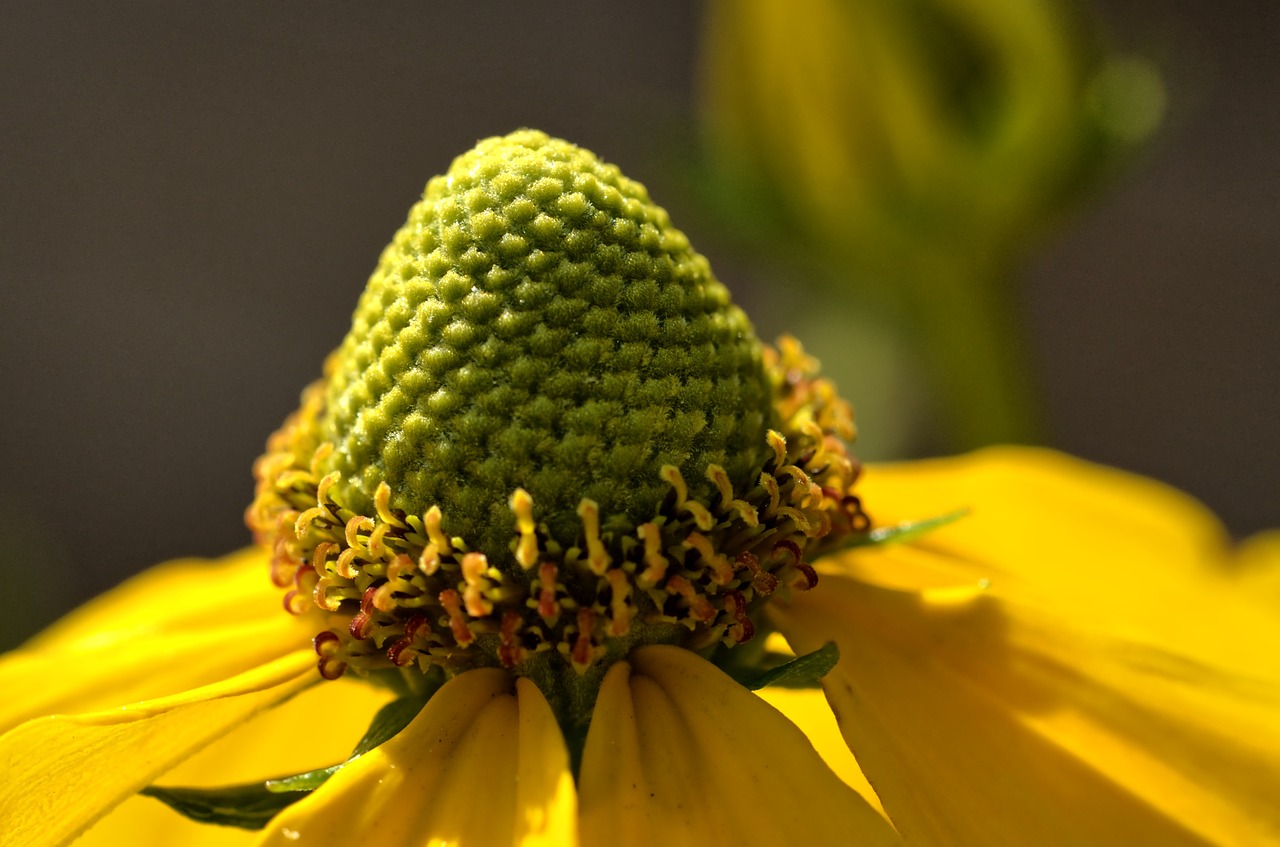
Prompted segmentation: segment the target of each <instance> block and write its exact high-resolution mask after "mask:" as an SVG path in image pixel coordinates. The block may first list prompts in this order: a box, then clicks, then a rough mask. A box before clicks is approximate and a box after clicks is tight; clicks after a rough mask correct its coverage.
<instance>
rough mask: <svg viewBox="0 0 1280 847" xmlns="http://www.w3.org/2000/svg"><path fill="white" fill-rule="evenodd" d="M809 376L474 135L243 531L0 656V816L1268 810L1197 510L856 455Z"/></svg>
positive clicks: (506, 828)
mask: <svg viewBox="0 0 1280 847" xmlns="http://www.w3.org/2000/svg"><path fill="white" fill-rule="evenodd" d="M815 369H816V364H815V363H814V362H812V360H810V359H809V358H808V357H806V356H805V355H804V353H803V351H802V350H801V349H800V347H799V345H798V344H796V343H795V342H793V341H789V340H784V341H783V342H781V343H780V344H779V347H778V349H777V350H773V349H770V348H765V347H763V346H761V345H760V344H759V342H758V341H756V339H755V337H754V335H753V333H752V331H751V327H750V325H749V323H748V322H747V320H746V318H745V317H744V316H743V315H742V313H741V312H739V311H738V310H736V309H735V308H734V307H733V306H732V305H731V304H730V303H729V301H728V298H727V295H726V294H725V292H724V289H723V288H722V287H721V286H720V284H719V283H717V282H716V281H715V279H714V278H713V277H712V276H711V274H710V271H709V270H708V268H707V265H706V262H705V260H703V259H702V258H701V257H699V256H698V255H697V254H696V253H693V252H692V251H691V250H690V249H689V246H688V243H687V241H686V240H685V239H684V237H683V236H681V235H680V234H679V233H678V231H676V230H674V229H673V228H671V226H670V223H669V222H668V221H667V219H666V215H665V213H663V212H662V211H661V210H660V209H658V208H657V207H656V206H653V205H652V204H651V203H650V202H649V201H648V199H647V196H646V195H645V193H644V190H643V188H641V187H640V186H638V185H636V184H634V183H631V182H629V181H627V180H626V179H625V178H623V177H622V176H621V175H620V174H619V173H618V172H617V170H616V168H613V167H611V166H608V165H603V164H601V163H600V162H599V161H598V160H597V159H595V157H594V156H592V155H591V154H588V153H586V152H585V151H582V150H580V149H578V148H576V147H573V146H572V145H569V144H567V143H565V142H560V141H555V140H553V139H549V138H548V137H546V136H545V135H543V134H541V133H535V132H529V131H524V132H519V133H515V134H513V135H511V136H507V137H506V138H501V139H490V140H488V141H484V142H481V144H480V145H479V146H478V147H477V148H476V150H474V151H473V152H471V153H469V154H466V155H464V156H463V157H461V158H460V159H459V160H458V161H457V162H456V163H455V164H454V167H453V168H452V169H451V170H450V172H449V174H448V175H446V176H445V177H442V178H439V179H437V180H433V181H432V183H431V184H430V185H429V186H428V190H427V194H426V196H425V197H424V199H423V201H422V203H420V204H419V205H418V206H417V207H415V209H414V211H413V212H412V213H411V215H410V219H409V222H408V223H407V224H406V226H405V227H404V228H403V229H402V230H401V231H400V233H398V234H397V236H396V238H395V240H394V242H393V244H392V246H391V247H389V248H388V250H387V251H386V252H385V253H384V255H383V259H382V261H381V263H380V264H379V267H378V269H377V271H375V273H374V276H373V280H372V281H371V284H370V287H369V289H368V290H367V291H366V293H365V295H364V296H363V298H362V299H361V301H360V305H359V306H358V308H357V312H356V318H355V321H354V325H353V329H352V331H351V333H350V334H349V335H348V337H347V339H346V341H344V342H343V344H342V346H341V347H340V348H339V351H338V352H337V353H336V354H335V355H334V356H333V357H332V358H331V359H330V361H329V362H328V364H327V365H326V368H325V376H324V379H323V380H322V381H321V382H319V383H317V384H316V385H314V386H312V387H310V388H308V389H307V390H306V391H305V393H304V395H303V401H302V405H301V408H300V409H299V411H298V412H297V413H296V414H295V415H294V416H292V417H291V418H290V419H289V420H288V421H287V422H286V423H285V425H284V427H283V428H282V429H281V430H280V431H279V432H278V433H277V434H276V435H275V436H273V437H272V439H271V441H270V443H269V445H268V450H267V453H266V454H265V455H264V456H263V458H262V459H261V460H260V461H259V463H258V465H257V467H256V476H257V480H258V488H257V493H256V496H255V500H254V503H253V505H252V506H251V507H250V509H249V512H248V522H249V524H250V526H251V527H252V528H253V530H254V533H255V535H256V537H257V539H258V541H259V542H260V547H259V548H258V549H257V550H254V551H248V552H245V553H241V554H237V555H234V556H231V557H228V558H227V559H225V560H222V561H219V562H212V563H209V562H204V563H192V562H185V563H174V564H170V565H167V566H161V567H160V568H157V569H155V570H153V571H150V572H147V573H145V574H143V575H142V576H140V577H138V578H137V579H136V580H134V581H132V582H131V583H127V584H126V585H125V586H122V587H121V588H120V589H117V590H116V591H115V592H113V593H111V594H108V595H107V596H105V597H103V598H100V599H99V600H98V601H95V602H94V603H91V604H90V605H89V606H87V607H85V608H84V609H82V610H80V611H78V612H76V613H73V614H72V615H71V616H69V617H68V618H67V619H66V620H65V621H63V622H61V623H59V624H57V625H55V627H54V628H52V629H51V630H50V631H49V632H47V633H45V634H44V635H42V636H39V637H37V639H35V640H34V641H33V642H31V643H30V644H29V645H27V646H26V647H24V648H23V649H21V650H19V651H17V652H15V653H13V654H10V655H8V656H6V657H4V658H3V660H0V682H3V683H4V686H5V690H6V691H11V690H12V691H22V692H25V693H24V694H23V696H19V697H14V698H6V699H5V700H4V701H3V702H0V728H3V730H4V731H5V733H4V735H3V736H0V763H3V768H2V769H0V831H3V832H4V833H5V834H6V838H7V839H8V841H6V843H13V844H16V845H19V847H36V845H53V844H65V843H67V842H68V841H70V840H71V839H73V838H75V837H76V836H78V835H80V834H82V833H84V832H85V831H86V830H87V829H88V830H89V831H88V835H87V839H88V841H90V842H93V841H94V840H95V839H98V840H99V841H100V842H101V843H113V842H112V839H113V838H115V837H117V836H118V835H119V834H120V833H121V832H128V833H129V837H130V838H131V839H132V840H134V841H139V840H142V839H141V838H140V837H139V835H138V834H137V831H136V828H137V827H138V826H139V825H140V824H139V821H140V820H141V821H144V822H145V826H146V827H148V830H147V831H148V832H150V833H151V834H152V836H153V837H154V839H155V840H154V842H153V843H174V842H178V843H184V844H194V843H203V842H204V841H206V840H207V841H208V842H209V843H214V842H218V843H223V842H226V843H229V842H230V841H234V840H237V839H241V840H243V839H245V838H248V839H256V840H257V843H260V844H290V843H293V842H295V841H301V842H303V843H307V844H326V845H327V844H347V843H350V842H352V841H356V840H362V841H376V842H377V843H379V844H384V845H406V847H407V845H419V844H454V843H463V844H470V845H497V844H521V845H532V844H566V845H572V844H576V843H583V844H604V843H609V844H650V843H653V842H655V841H657V840H659V839H662V840H663V841H665V842H670V843H674V844H690V845H693V844H708V843H732V844H747V845H750V844H762V845H763V844H777V843H786V842H789V841H794V842H799V843H813V844H849V843H856V844H893V843H900V842H901V841H905V842H907V843H912V844H916V843H919V844H950V843H964V844H986V843H990V844H1016V843H1026V842H1027V841H1035V842H1037V843H1048V844H1081V843H1089V844H1121V843H1124V844H1129V843H1160V844H1178V843H1187V844H1191V843H1203V842H1206V841H1207V842H1211V843H1239V844H1246V843H1256V842H1257V841H1259V840H1261V839H1263V838H1266V837H1272V836H1275V835H1276V833H1277V832H1278V831H1280V819H1278V818H1277V817H1276V814H1275V811H1274V807H1273V805H1272V803H1271V802H1270V801H1271V795H1270V792H1268V791H1267V790H1266V789H1265V786H1266V785H1267V784H1268V781H1270V780H1274V778H1275V777H1276V775H1277V774H1278V773H1280V736H1278V734H1277V733H1276V728H1277V725H1276V717H1275V716H1276V714H1280V711H1277V709H1278V707H1280V667H1277V665H1276V662H1275V660H1274V658H1273V657H1272V656H1271V653H1270V651H1269V649H1268V648H1267V646H1266V645H1269V644H1270V643H1273V638H1274V636H1275V635H1276V634H1277V633H1276V630H1277V629H1278V628H1280V623H1278V622H1277V620H1276V617H1275V615H1274V614H1273V613H1271V612H1268V611H1264V610H1262V609H1260V608H1259V607H1258V606H1257V605H1256V604H1254V603H1253V602H1252V601H1251V600H1250V599H1249V598H1246V597H1243V596H1241V594H1240V593H1239V592H1238V591H1234V590H1233V589H1232V586H1231V585H1230V584H1229V580H1228V578H1227V577H1225V576H1224V575H1222V574H1221V573H1218V572H1215V571H1213V570H1212V569H1211V568H1210V567H1209V565H1210V564H1211V563H1212V562H1214V561H1216V560H1220V559H1224V558H1226V557H1227V556H1228V555H1229V553H1228V551H1227V548H1226V546H1225V544H1224V542H1223V541H1222V539H1221V530H1220V529H1219V528H1218V527H1217V525H1216V524H1215V523H1214V522H1213V521H1212V519H1211V518H1210V517H1208V516H1206V515H1205V514H1204V513H1203V510H1201V509H1200V508H1199V507H1198V506H1196V505H1195V504H1193V503H1190V502H1188V501H1187V500H1186V499H1185V498H1183V497H1181V495H1176V494H1175V493H1172V492H1170V491H1168V490H1166V489H1163V488H1161V487H1159V486H1156V485H1155V484H1152V483H1147V482H1144V481H1138V480H1134V479H1133V478H1130V477H1127V476H1124V475H1122V474H1118V473H1115V472H1111V471H1105V470H1103V469H1098V468H1094V467H1091V466H1088V465H1084V464H1083V463H1078V462H1074V461H1073V460H1069V459H1066V458H1065V457H1060V456H1057V455H1055V454H1050V453H1045V452H1041V451H1027V450H997V451H989V452H986V453H983V454H977V455H975V456H972V457H965V458H961V459H957V460H939V461H936V462H931V463H922V464H919V465H907V466H902V467H897V468H894V467H888V468H873V469H871V470H870V471H869V472H868V473H867V474H866V477H865V479H863V478H862V476H861V474H860V468H859V466H858V464H857V462H856V461H855V460H854V459H853V458H852V457H851V456H850V455H849V453H848V452H847V448H846V444H847V441H848V440H850V439H851V438H852V436H853V426H852V419H851V416H850V412H849V409H848V407H847V406H846V405H845V404H844V403H843V402H842V401H840V400H839V398H838V397H837V396H836V395H835V392H834V389H833V388H832V386H831V385H830V384H829V383H827V382H825V381H824V380H822V379H820V378H818V377H817V376H816V373H815ZM855 484H856V489H855ZM855 490H856V491H857V492H858V493H857V494H855V493H854V492H855ZM863 499H866V500H867V502H869V503H871V504H872V506H873V507H874V511H875V512H876V513H877V515H878V517H879V518H880V522H879V523H878V524H876V525H875V526H874V527H873V526H872V524H871V522H870V519H869V518H868V517H867V514H866V513H865V512H864V511H863V509H862V501H863ZM958 508H969V509H970V510H971V513H970V514H969V516H968V517H964V518H962V519H960V520H956V521H953V522H951V523H947V522H946V521H945V520H936V518H938V517H939V516H947V515H951V516H954V515H955V513H956V510H957V509H958ZM931 519H934V520H931ZM891 541H896V542H900V543H897V544H893V545H890V544H889V542H891ZM1275 552H1276V546H1275V545H1274V544H1270V543H1269V542H1267V543H1263V544H1258V545H1254V546H1252V547H1250V548H1249V557H1250V558H1251V559H1252V560H1256V561H1255V563H1254V564H1253V565H1252V567H1254V568H1255V569H1260V568H1262V567H1264V566H1265V563H1266V562H1267V561H1269V560H1270V559H1273V558H1274V553H1275ZM1153 574H1154V575H1156V576H1157V577H1158V578H1155V577H1153ZM268 575H270V577H271V579H272V580H274V582H275V583H276V585H277V586H278V589H279V591H273V590H272V588H271V586H270V583H269V582H268V580H267V576H268ZM211 587H212V588H211ZM280 591H283V592H284V593H283V595H281V593H280ZM281 596H283V600H284V606H285V609H286V610H287V612H288V614H286V613H285V611H282V610H281V609H280V599H281ZM796 654H798V655H796ZM317 665H318V667H317ZM369 683H376V684H369ZM819 683H821V685H822V687H823V690H824V693H825V701H824V700H823V696H824V694H823V693H819V692H818V690H817V688H816V686H817V685H818V684H819ZM788 686H790V688H789V687H788ZM795 687H799V689H800V690H796V688H795ZM753 689H763V692H762V694H761V695H757V694H754V693H752V690H753ZM806 689H807V690H806ZM826 702H829V703H830V704H831V706H832V709H830V710H829V709H827V707H826V705H825V703H826ZM771 704H772V705H771ZM779 710H782V711H783V712H786V713H787V714H788V715H790V716H793V717H794V718H795V720H796V724H793V723H791V722H789V721H788V720H787V718H785V717H783V714H782V712H780V711H779ZM833 713H834V718H833ZM250 718H253V720H249V719H250ZM366 726H367V727H368V729H367V731H365V732H364V735H363V736H360V732H361V730H364V728H365V727H366ZM842 739H843V740H842ZM846 742H847V746H846ZM353 745H354V751H353V752H351V753H350V754H349V755H348V754H347V751H348V750H350V749H351V747H352V746H353ZM815 747H816V749H815ZM201 751H203V752H201ZM854 755H856V756H857V760H856V761H855V760H854V758H853V756H854ZM326 765H327V767H326ZM864 770H865V775H864ZM291 772H292V773H291ZM157 781H158V782H160V783H161V784H159V785H157V784H155V783H157ZM184 783H185V784H184ZM140 790H141V791H142V792H143V793H144V794H148V795H150V796H151V797H156V798H159V799H162V800H163V801H164V802H165V803H167V804H168V805H170V806H172V807H173V808H175V809H178V810H179V811H181V812H183V813H184V814H185V815H186V816H187V817H190V818H194V819H196V820H202V821H210V822H214V823H221V824H229V825H234V826H237V827H242V828H244V829H226V828H212V827H206V828H204V829H201V830H197V831H195V832H196V833H198V834H193V832H183V833H182V834H175V831H174V830H173V829H172V827H174V826H175V825H177V824H178V823H180V822H181V823H183V824H185V823H187V822H186V821H184V819H183V818H180V817H178V816H177V815H175V814H173V813H172V812H169V811H168V810H165V809H163V807H161V806H160V804H158V803H155V802H154V800H150V799H146V798H135V799H131V800H129V799H127V798H129V797H130V796H131V795H133V794H135V793H136V792H138V791H140ZM122 803H123V805H121V804H122ZM139 804H142V805H139ZM146 804H150V805H146ZM117 806H120V808H119V811H117V812H114V813H112V814H110V815H108V816H107V817H106V819H105V820H103V821H102V822H101V824H100V825H99V826H97V827H94V828H93V829H89V827H91V826H92V825H93V824H94V823H95V821H98V819H99V818H102V817H103V816H104V815H106V814H107V812H109V811H111V810H112V809H113V808H115V807H117ZM1082 808H1084V809H1085V810H1086V811H1085V812H1082V811H1081V809H1082ZM160 814H163V815H165V817H160V818H157V817H156V815H160ZM113 827H120V828H124V829H113ZM152 827H154V829H151V828H152ZM257 828H260V829H261V830H262V831H261V833H260V834H255V833H250V832H246V830H252V829H257ZM144 843H145V842H144Z"/></svg>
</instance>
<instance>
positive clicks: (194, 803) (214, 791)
mask: <svg viewBox="0 0 1280 847" xmlns="http://www.w3.org/2000/svg"><path fill="white" fill-rule="evenodd" d="M138 793H139V794H141V795H142V796H144V797H154V798H156V799H157V800H159V801H160V802H161V803H164V804H165V805H166V806H168V807H169V808H171V809H173V810H174V811H175V812H178V813H179V814H182V815H185V816H187V817H189V818H191V819H192V820H193V821H199V822H200V823H213V824H221V825H222V826H236V827H239V828H241V829H262V828H263V827H264V826H266V825H267V822H268V821H270V820H271V819H272V818H273V817H275V816H276V815H278V814H279V813H280V812H282V811H284V809H286V808H288V807H289V806H291V805H292V804H294V803H296V802H297V801H298V800H301V799H302V797H303V795H301V794H296V795H290V794H272V793H271V792H269V791H267V789H266V788H265V787H264V786H263V784H262V783H261V782H254V783H250V784H248V785H231V786H227V787H226V788H161V787H160V786H158V785H151V786H148V787H146V788H144V789H142V790H141V791H139V792H138Z"/></svg>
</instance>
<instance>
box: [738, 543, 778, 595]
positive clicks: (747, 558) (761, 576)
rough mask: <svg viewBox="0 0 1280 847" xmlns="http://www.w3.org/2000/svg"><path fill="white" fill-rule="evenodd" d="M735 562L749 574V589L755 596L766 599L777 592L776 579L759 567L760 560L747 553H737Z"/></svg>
mask: <svg viewBox="0 0 1280 847" xmlns="http://www.w3.org/2000/svg"><path fill="white" fill-rule="evenodd" d="M735 561H736V562H737V563H738V564H739V565H740V566H742V567H745V568H746V569H747V570H749V571H750V572H751V587H752V588H753V589H754V590H755V592H756V593H757V594H760V595H761V596H764V597H767V596H769V595H770V594H772V593H773V592H774V591H776V590H778V577H776V576H774V575H773V574H771V573H769V572H768V571H766V570H764V569H763V568H761V567H760V560H759V559H757V558H756V557H755V555H754V554H753V553H751V552H749V551H746V550H744V551H743V552H741V553H739V554H738V556H737V558H736V559H735Z"/></svg>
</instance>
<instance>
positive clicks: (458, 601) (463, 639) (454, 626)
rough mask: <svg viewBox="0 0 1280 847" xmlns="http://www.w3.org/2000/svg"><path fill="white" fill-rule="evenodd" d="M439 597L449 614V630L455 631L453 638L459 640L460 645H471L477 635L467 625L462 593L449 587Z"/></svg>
mask: <svg viewBox="0 0 1280 847" xmlns="http://www.w3.org/2000/svg"><path fill="white" fill-rule="evenodd" d="M438 599H439V600H440V605H441V606H444V610H445V612H447V613H448V615H449V630H450V631H451V632H452V633H453V640H454V641H457V642H458V646H459V647H470V646H471V642H473V641H475V640H476V636H475V634H474V633H473V632H472V631H471V628H470V627H469V626H467V620H466V618H464V617H463V615H462V597H461V595H459V594H458V592H457V591H456V590H454V589H452V588H448V589H445V590H444V591H441V592H440V597H439V598H438Z"/></svg>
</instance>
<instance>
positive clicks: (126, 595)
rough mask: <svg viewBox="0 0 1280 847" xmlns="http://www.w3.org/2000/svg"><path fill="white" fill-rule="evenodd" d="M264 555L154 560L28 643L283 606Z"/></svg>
mask: <svg viewBox="0 0 1280 847" xmlns="http://www.w3.org/2000/svg"><path fill="white" fill-rule="evenodd" d="M267 560H268V555H267V553H266V552H265V551H264V550H261V549H260V548H246V549H244V550H240V551H239V552H236V553H232V554H230V555H228V556H224V557H222V558H221V559H180V560H176V561H172V562H165V563H164V564H161V565H156V566H155V567H153V568H150V569H148V570H146V571H143V572H142V573H140V574H138V575H137V576H135V577H132V578H131V579H128V580H126V581H125V582H123V583H121V584H120V585H119V586H117V587H116V588H113V589H112V590H111V591H108V592H107V593H105V594H102V595H101V596H99V597H96V598H94V599H93V600H90V601H89V602H88V603H85V604H84V605H83V606H81V607H79V608H78V609H76V610H75V611H73V612H71V613H70V614H68V615H66V616H64V617H63V618H62V619H61V620H59V621H58V622H57V623H55V624H53V625H52V626H50V627H49V628H48V629H46V630H44V631H43V632H41V633H40V634H38V635H36V636H35V637H34V638H32V639H31V640H30V641H28V642H27V643H26V644H25V645H23V646H24V647H26V648H32V649H46V648H52V647H65V646H68V645H71V644H76V643H86V642H87V643H91V644H97V645H104V644H107V643H111V642H116V641H127V640H134V639H136V638H139V637H144V636H155V635H159V634H161V633H172V632H175V631H186V630H203V629H208V628H209V627H213V626H227V625H232V624H246V623H254V622H258V621H261V620H263V619H266V618H271V617H274V616H276V615H278V614H279V613H280V612H282V611H283V607H282V605H281V598H282V596H283V595H282V594H281V592H280V591H278V590H276V589H274V588H273V587H272V585H271V580H270V577H269V575H268V574H269V568H268V565H267Z"/></svg>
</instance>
